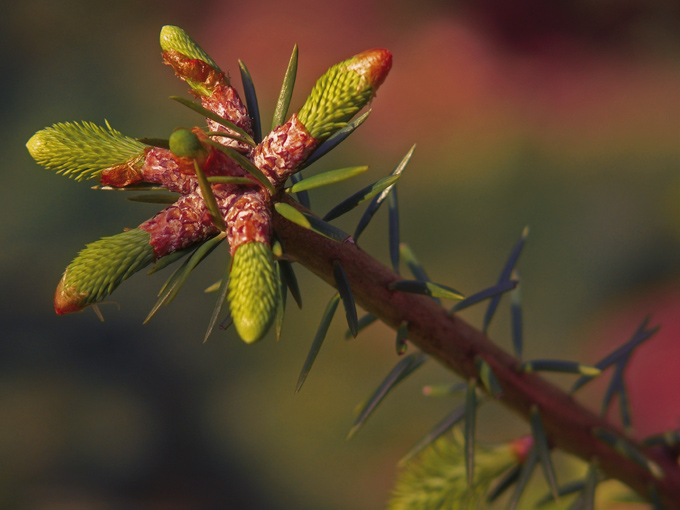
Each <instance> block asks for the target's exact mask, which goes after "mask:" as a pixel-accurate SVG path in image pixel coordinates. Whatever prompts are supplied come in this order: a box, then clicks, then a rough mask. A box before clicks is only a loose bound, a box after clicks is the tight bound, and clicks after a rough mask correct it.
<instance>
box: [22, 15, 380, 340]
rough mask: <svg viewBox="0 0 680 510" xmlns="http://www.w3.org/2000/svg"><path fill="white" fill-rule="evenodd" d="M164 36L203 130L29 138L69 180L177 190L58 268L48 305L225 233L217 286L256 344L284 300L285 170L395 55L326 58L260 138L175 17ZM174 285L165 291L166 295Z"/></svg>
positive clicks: (71, 300) (355, 106) (354, 105)
mask: <svg viewBox="0 0 680 510" xmlns="http://www.w3.org/2000/svg"><path fill="white" fill-rule="evenodd" d="M160 41H161V49H162V58H163V60H164V62H165V63H166V64H168V65H169V66H171V67H172V68H173V70H174V71H175V73H176V75H177V76H178V77H179V78H181V79H182V80H184V81H185V82H186V83H187V84H188V85H189V86H190V87H191V90H190V91H191V93H192V94H193V95H194V96H195V97H197V98H198V99H199V101H200V104H198V103H194V102H191V101H188V100H186V99H181V98H174V99H177V100H178V101H180V102H182V103H183V104H186V105H187V106H189V107H191V108H192V109H194V110H195V111H197V112H199V113H201V114H202V115H204V117H205V119H206V123H207V128H199V127H196V128H192V129H184V128H182V129H178V130H175V131H174V132H173V133H172V135H171V136H170V138H169V140H166V141H162V140H147V139H139V140H137V139H134V138H131V137H128V136H125V135H123V134H121V133H119V132H118V131H116V130H114V129H113V128H111V127H110V126H109V125H108V124H107V125H106V127H99V126H96V125H94V124H90V123H67V124H55V125H54V126H52V127H49V128H46V129H44V130H42V131H39V132H38V133H36V134H35V135H34V136H33V137H32V138H31V139H30V140H29V142H28V144H27V147H28V150H29V152H30V153H31V155H32V156H33V157H34V159H35V160H36V161H37V162H38V163H40V164H41V165H43V166H45V167H46V168H48V169H53V170H56V171H57V172H58V173H63V174H64V175H67V176H70V177H73V178H75V179H76V180H82V179H88V178H96V179H98V180H99V181H100V182H101V184H102V187H104V188H123V189H147V188H150V187H159V188H164V189H166V190H168V191H171V192H173V193H177V194H179V197H177V198H176V199H175V198H173V199H172V203H171V204H169V205H168V206H167V207H166V208H165V209H163V210H162V211H160V212H159V213H157V214H156V215H155V216H154V217H153V218H150V219H149V220H147V221H145V222H144V223H142V224H141V225H139V227H137V228H135V229H132V230H129V231H126V232H123V233H120V234H117V235H113V236H109V237H105V238H103V239H101V240H99V241H96V242H94V243H91V244H88V245H87V246H86V247H85V248H84V249H83V250H82V251H81V252H80V253H79V255H78V256H77V257H76V258H75V259H74V260H73V262H71V264H70V265H69V266H68V267H67V269H66V271H65V272H64V275H63V276H62V279H61V281H60V283H59V285H58V288H57V292H56V295H55V300H54V303H55V310H56V311H57V313H59V314H65V313H71V312H74V311H78V310H82V309H83V308H85V307H87V306H89V305H96V303H98V302H100V301H102V300H103V299H105V298H106V297H107V296H108V295H110V294H111V293H112V292H113V291H114V290H115V288H116V287H117V286H118V285H119V284H120V283H122V282H123V280H125V279H127V278H128V277H130V276H131V275H132V274H133V273H135V272H137V271H139V270H141V269H143V268H144V267H146V266H148V265H150V264H153V263H155V264H156V268H159V267H163V266H164V265H166V263H165V260H166V259H168V260H176V259H178V258H181V257H182V256H185V255H188V254H189V252H191V251H192V250H193V253H192V254H191V255H190V259H189V264H188V266H190V267H191V268H193V267H195V265H196V264H197V263H199V262H200V261H201V260H202V259H203V257H205V256H206V255H207V254H208V253H210V252H211V251H212V250H213V249H214V248H215V247H216V246H217V244H218V243H219V242H222V241H226V242H227V243H228V244H229V252H230V255H231V258H232V260H231V262H230V264H229V271H228V276H225V279H224V280H223V284H222V285H221V291H220V295H221V296H225V295H226V298H227V300H228V302H229V307H230V311H231V315H232V319H233V323H234V325H235V327H236V330H237V332H238V334H239V335H240V336H241V338H242V339H243V340H244V341H246V342H248V343H251V342H255V341H257V340H259V339H261V338H262V337H263V336H264V335H265V334H266V333H267V331H268V330H269V329H270V327H271V325H272V323H273V321H274V317H275V316H276V313H277V309H278V307H279V305H280V299H281V285H282V283H281V282H280V280H279V271H277V261H279V259H278V258H277V257H275V256H274V254H273V253H272V243H273V240H274V235H275V232H274V229H273V221H272V215H273V214H274V209H275V208H274V206H275V203H277V202H278V200H279V199H280V198H281V197H284V195H285V193H284V191H283V189H284V186H285V184H286V181H287V180H288V178H289V177H290V176H292V175H293V174H295V173H296V171H298V170H299V169H300V167H301V166H302V165H304V163H305V161H306V160H307V158H308V157H309V156H310V155H311V154H312V153H313V152H314V151H315V150H316V149H317V148H319V146H320V145H321V144H322V143H323V142H324V141H325V140H327V139H328V138H329V137H331V136H332V135H333V134H334V133H337V132H338V131H339V130H341V129H343V128H345V127H346V126H347V124H348V122H349V121H350V120H351V119H352V117H354V116H355V115H356V114H357V113H358V112H359V111H360V110H361V109H362V108H363V107H364V106H366V104H368V102H369V101H370V100H371V98H372V97H373V96H374V95H375V92H376V90H377V89H378V87H379V86H380V84H381V83H382V82H383V81H384V79H385V77H386V75H387V73H388V72H389V70H390V67H391V63H392V57H391V54H390V53H389V52H388V51H387V50H383V49H379V50H369V51H366V52H364V53H361V54H359V55H357V56H355V57H352V58H350V59H348V60H346V61H344V62H341V63H339V64H336V65H335V66H333V67H331V68H330V69H329V71H328V72H327V73H326V74H324V75H323V76H322V77H321V78H320V79H319V80H318V82H317V84H316V86H315V87H314V88H313V90H312V92H311V94H310V95H309V97H308V99H307V100H306V102H305V103H304V105H303V106H302V108H301V109H300V111H299V112H298V113H297V114H293V115H292V116H291V117H290V119H289V120H288V121H287V122H284V123H283V124H281V125H279V126H278V127H276V128H275V129H274V130H273V131H272V132H271V133H270V134H269V135H267V136H265V137H264V139H263V140H262V141H260V142H259V143H257V142H256V140H255V139H254V137H255V134H254V130H253V123H254V119H253V118H252V117H251V115H252V113H251V112H249V108H248V106H249V105H246V104H244V102H243V101H241V99H240V97H239V95H238V93H237V92H236V90H235V89H234V88H233V87H232V86H231V83H230V81H229V78H228V77H227V75H226V73H225V72H223V71H222V70H221V69H220V68H219V66H218V65H217V64H216V63H215V61H214V60H212V58H210V56H209V55H208V54H207V53H206V52H205V51H204V50H203V49H202V48H201V47H200V46H198V44H196V42H194V41H193V39H191V37H189V36H188V35H187V34H186V33H185V32H184V31H183V30H182V29H180V28H178V27H174V26H165V27H163V29H162V30H161V37H160ZM295 55H296V53H295ZM246 74H247V73H246ZM247 77H248V78H249V75H247ZM246 85H247V84H246ZM253 90H254V89H253ZM285 101H288V102H289V101H290V97H289V96H288V98H287V99H286V100H284V103H285V104H283V105H281V104H280V105H278V106H277V111H279V112H280V111H283V113H284V116H285V111H287V109H288V103H287V102H285ZM257 124H258V125H259V119H257ZM328 228H329V229H330V228H331V227H330V226H328ZM279 262H280V261H279ZM190 270H191V269H188V270H186V274H188V272H189V271H190ZM186 274H184V278H185V277H186ZM171 280H173V278H171ZM178 281H180V282H181V281H183V278H180V277H179V276H178V277H175V278H174V280H173V281H172V282H169V284H170V287H173V286H177V285H180V286H181V283H178ZM227 281H228V285H227ZM175 294H176V290H174V291H171V292H169V293H167V294H163V293H161V300H162V301H164V302H165V301H167V302H169V301H170V300H171V299H172V297H174V295H175ZM163 296H165V300H163ZM222 301H223V299H218V306H221V302H222ZM157 308H158V306H156V307H155V308H154V310H153V311H152V314H151V315H153V312H155V310H157ZM217 311H219V310H217Z"/></svg>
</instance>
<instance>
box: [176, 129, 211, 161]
mask: <svg viewBox="0 0 680 510" xmlns="http://www.w3.org/2000/svg"><path fill="white" fill-rule="evenodd" d="M170 151H171V152H172V153H173V154H174V155H175V156H178V157H180V158H192V159H197V158H198V157H199V156H200V155H201V154H204V153H205V149H204V148H203V146H202V145H201V141H200V140H199V139H198V137H197V136H196V135H195V134H194V133H192V132H191V131H189V130H188V129H184V128H179V129H176V130H175V131H173V133H172V134H171V135H170Z"/></svg>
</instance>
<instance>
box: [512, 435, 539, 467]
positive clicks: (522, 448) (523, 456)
mask: <svg viewBox="0 0 680 510" xmlns="http://www.w3.org/2000/svg"><path fill="white" fill-rule="evenodd" d="M533 446H534V438H533V436H524V437H520V438H519V439H515V440H514V441H511V442H510V447H511V448H512V451H513V453H514V454H515V457H516V458H517V462H519V463H520V464H524V461H526V460H527V456H528V455H529V452H530V451H531V448H532V447H533Z"/></svg>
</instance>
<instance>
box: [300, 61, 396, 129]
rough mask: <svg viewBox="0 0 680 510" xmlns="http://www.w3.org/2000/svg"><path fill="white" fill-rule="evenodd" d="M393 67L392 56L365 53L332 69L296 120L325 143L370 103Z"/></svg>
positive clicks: (318, 82) (320, 79) (315, 87)
mask: <svg viewBox="0 0 680 510" xmlns="http://www.w3.org/2000/svg"><path fill="white" fill-rule="evenodd" d="M391 67H392V54H391V53H390V52H389V51H387V50H385V49H382V48H378V49H373V50H367V51H364V52H363V53H360V54H358V55H355V56H354V57H352V58H350V59H349V60H345V61H344V62H340V63H339V64H336V65H334V66H333V67H331V68H330V69H329V70H328V71H327V72H326V74H324V75H323V76H322V77H321V78H319V80H318V81H317V82H316V85H315V86H314V88H313V89H312V92H311V93H310V95H309V97H308V98H307V101H306V102H305V104H304V105H303V106H302V108H301V109H300V112H299V113H298V117H299V119H300V121H301V122H302V123H303V124H304V126H305V128H306V129H307V131H309V133H310V134H311V135H312V136H313V137H314V138H316V139H317V140H324V139H326V138H328V137H329V136H330V135H332V134H333V133H334V132H335V131H337V130H338V129H341V128H343V127H345V125H346V123H347V121H348V120H350V119H351V118H352V117H353V116H354V115H355V114H356V113H357V112H358V111H359V110H361V109H362V108H363V107H364V106H366V104H368V102H369V101H370V100H371V98H372V97H373V95H374V94H375V92H376V90H377V89H378V87H380V85H381V84H382V83H383V81H385V78H386V77H387V73H389V71H390V69H391Z"/></svg>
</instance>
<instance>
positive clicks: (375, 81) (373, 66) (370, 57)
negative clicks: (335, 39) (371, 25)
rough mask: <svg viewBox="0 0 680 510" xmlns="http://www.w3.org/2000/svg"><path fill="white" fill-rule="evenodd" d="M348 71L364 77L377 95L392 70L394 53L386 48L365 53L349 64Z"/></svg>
mask: <svg viewBox="0 0 680 510" xmlns="http://www.w3.org/2000/svg"><path fill="white" fill-rule="evenodd" d="M347 69H348V70H351V71H355V72H357V73H359V74H360V75H362V76H364V77H365V78H366V79H367V80H368V82H369V83H370V84H371V88H372V89H373V92H374V93H375V91H376V90H378V87H380V85H382V84H383V82H384V81H385V78H387V74H388V73H389V72H390V69H392V53H390V52H389V51H388V50H386V49H384V48H374V49H372V50H366V51H363V52H361V53H359V54H358V55H356V56H355V57H354V58H352V59H351V60H349V61H348V62H347Z"/></svg>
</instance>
